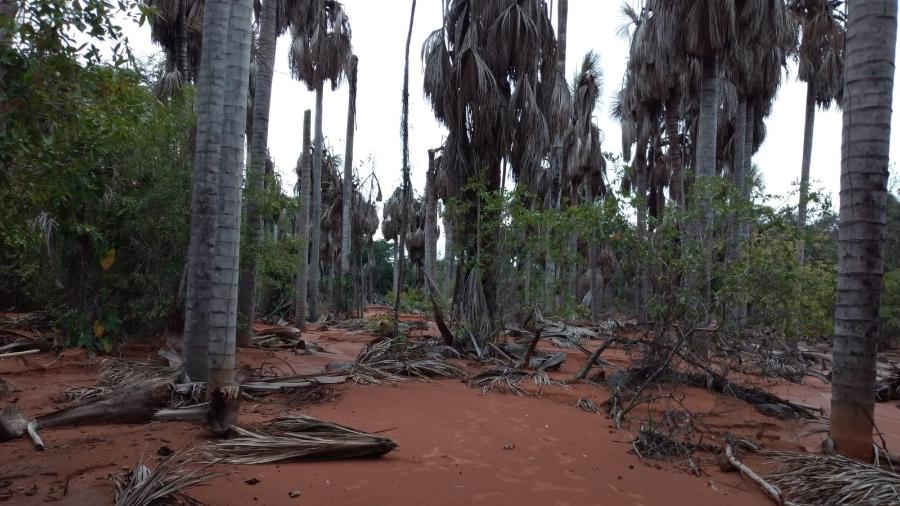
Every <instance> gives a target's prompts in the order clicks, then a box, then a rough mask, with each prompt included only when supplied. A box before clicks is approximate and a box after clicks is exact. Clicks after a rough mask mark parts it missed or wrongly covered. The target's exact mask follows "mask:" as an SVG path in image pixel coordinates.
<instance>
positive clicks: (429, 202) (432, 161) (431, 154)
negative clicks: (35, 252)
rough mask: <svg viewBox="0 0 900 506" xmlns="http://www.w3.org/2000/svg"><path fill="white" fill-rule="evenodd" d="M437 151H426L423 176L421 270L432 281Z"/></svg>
mask: <svg viewBox="0 0 900 506" xmlns="http://www.w3.org/2000/svg"><path fill="white" fill-rule="evenodd" d="M437 152H438V150H437V149H429V150H428V172H426V174H425V260H424V264H423V268H424V269H425V272H427V273H428V275H429V276H431V278H432V279H434V276H435V272H434V264H435V262H436V261H437V239H438V228H437V201H438V189H437V187H436V186H437V164H438V162H439V160H438V159H437V157H436V153H437Z"/></svg>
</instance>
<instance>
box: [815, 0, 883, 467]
mask: <svg viewBox="0 0 900 506" xmlns="http://www.w3.org/2000/svg"><path fill="white" fill-rule="evenodd" d="M848 7H849V20H848V26H847V42H846V67H845V68H846V74H845V76H844V83H845V91H844V103H843V107H844V129H843V142H842V146H841V152H842V153H841V209H840V226H839V243H838V284H837V303H836V304H835V314H834V369H833V370H834V376H833V382H832V397H831V437H832V438H833V439H834V442H835V447H836V449H837V450H838V451H839V452H841V453H842V454H844V455H847V456H849V457H853V458H857V459H860V460H865V461H868V460H871V458H872V429H873V425H874V418H873V417H874V413H875V367H876V354H877V351H878V337H879V315H878V313H879V309H880V306H881V289H882V276H883V272H884V229H885V220H886V210H885V205H886V199H887V178H888V164H889V157H888V155H889V152H890V142H891V105H892V98H893V90H894V49H895V44H896V41H897V1H896V0H856V1H854V2H851V3H850V4H849V5H848Z"/></svg>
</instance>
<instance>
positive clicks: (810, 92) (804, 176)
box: [797, 80, 816, 265]
mask: <svg viewBox="0 0 900 506" xmlns="http://www.w3.org/2000/svg"><path fill="white" fill-rule="evenodd" d="M815 122H816V83H815V81H814V80H810V81H809V82H807V83H806V124H805V126H804V127H803V161H802V162H801V164H800V203H799V205H798V206H797V231H798V232H799V233H800V240H799V242H798V243H797V262H799V263H800V265H803V261H804V257H805V256H806V238H805V237H804V234H805V230H806V209H807V206H808V204H809V165H810V161H811V159H812V143H813V130H814V128H815Z"/></svg>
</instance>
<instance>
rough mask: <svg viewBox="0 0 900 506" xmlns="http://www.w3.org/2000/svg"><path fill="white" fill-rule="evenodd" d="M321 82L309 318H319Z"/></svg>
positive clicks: (317, 106) (313, 183)
mask: <svg viewBox="0 0 900 506" xmlns="http://www.w3.org/2000/svg"><path fill="white" fill-rule="evenodd" d="M322 93H323V92H322V82H321V81H319V82H318V83H317V84H316V138H315V146H314V147H313V166H312V210H311V213H310V216H309V221H310V225H311V231H310V248H311V249H310V253H309V319H310V320H312V321H315V320H317V319H318V318H319V279H320V277H321V273H322V269H321V266H320V265H319V254H320V252H321V247H322V158H323V153H322V151H323V149H324V147H323V146H322V143H323V141H322Z"/></svg>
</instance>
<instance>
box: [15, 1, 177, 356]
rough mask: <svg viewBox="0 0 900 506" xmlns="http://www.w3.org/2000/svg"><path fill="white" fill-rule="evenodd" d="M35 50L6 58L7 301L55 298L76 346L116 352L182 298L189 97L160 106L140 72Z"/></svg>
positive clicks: (50, 303)
mask: <svg viewBox="0 0 900 506" xmlns="http://www.w3.org/2000/svg"><path fill="white" fill-rule="evenodd" d="M57 3H58V4H64V3H67V2H57ZM88 3H91V2H88ZM50 4H54V3H53V2H37V3H35V4H34V5H37V6H40V5H50ZM86 5H87V4H86ZM54 6H55V7H54V8H57V7H60V6H58V5H55V4H54ZM48 8H49V7H48ZM75 10H77V9H75ZM91 12H93V11H84V10H82V11H81V14H80V15H83V16H87V17H91V16H94V15H95V14H96V13H94V14H91ZM95 21H96V22H97V23H100V25H98V26H107V24H106V21H103V20H95ZM48 22H49V21H48ZM72 23H75V22H74V21H72ZM75 24H76V25H77V23H75ZM58 26H59V24H58V23H57V24H54V25H52V27H51V28H48V29H53V27H58ZM91 26H93V25H91ZM43 29H44V28H41V30H43ZM103 29H111V28H108V26H107V28H103ZM28 30H29V28H27V24H26V25H23V28H22V31H23V33H24V32H28ZM91 30H92V33H94V31H93V30H94V29H93V28H92V29H91ZM23 36H27V37H31V36H34V37H36V36H37V35H36V34H32V33H31V32H28V33H27V34H25V35H23ZM33 56H34V55H33V54H31V53H30V52H28V51H23V52H16V51H12V50H8V51H6V52H5V53H4V55H3V59H2V60H0V66H2V67H0V68H2V73H3V74H4V76H5V80H4V81H3V84H2V99H3V104H4V107H5V111H4V116H3V117H2V120H0V121H2V125H0V165H2V166H3V167H4V171H3V172H2V174H0V200H2V202H4V206H2V208H0V266H3V267H0V286H3V287H5V290H4V291H3V292H0V301H2V304H3V305H5V306H10V305H12V306H16V307H18V308H22V309H25V308H28V307H34V306H37V305H40V306H43V307H47V308H49V309H51V310H52V311H53V313H54V314H56V315H57V317H59V321H60V322H61V323H62V326H63V327H64V328H65V329H66V331H67V333H68V335H69V336H70V337H71V338H72V340H73V342H75V343H76V344H79V345H83V346H88V347H93V348H98V349H106V348H108V347H109V345H108V343H109V342H111V341H113V340H115V339H117V338H119V337H121V336H122V335H124V334H126V333H147V332H154V331H157V330H159V329H160V328H161V326H162V325H163V324H164V323H165V319H166V318H167V317H168V316H169V315H170V314H171V312H172V310H173V306H174V305H175V299H176V297H177V295H178V292H179V290H178V288H179V282H180V279H181V275H182V272H183V267H184V254H185V252H186V251H187V239H188V229H187V220H188V216H189V214H190V213H189V203H190V161H191V158H192V155H193V152H192V147H191V145H190V142H189V141H190V139H189V132H191V129H192V126H193V121H194V118H193V113H192V98H191V96H190V94H189V93H188V94H185V96H183V97H181V98H180V99H178V100H174V101H172V102H170V103H165V104H164V103H160V102H159V101H157V100H156V99H155V98H154V97H153V94H152V92H151V90H150V89H149V87H148V86H147V84H146V83H147V82H148V81H149V80H150V79H148V78H147V76H146V75H145V74H144V72H143V71H141V70H123V69H116V68H111V67H105V66H102V65H93V64H92V65H84V64H83V63H81V62H80V61H79V60H78V59H76V57H77V52H74V53H73V52H72V51H69V50H60V51H59V52H58V53H57V54H56V55H55V56H54V57H52V58H36V57H33ZM4 292H5V293H4ZM101 326H102V327H103V329H102V331H99V330H98V329H100V327H101Z"/></svg>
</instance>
